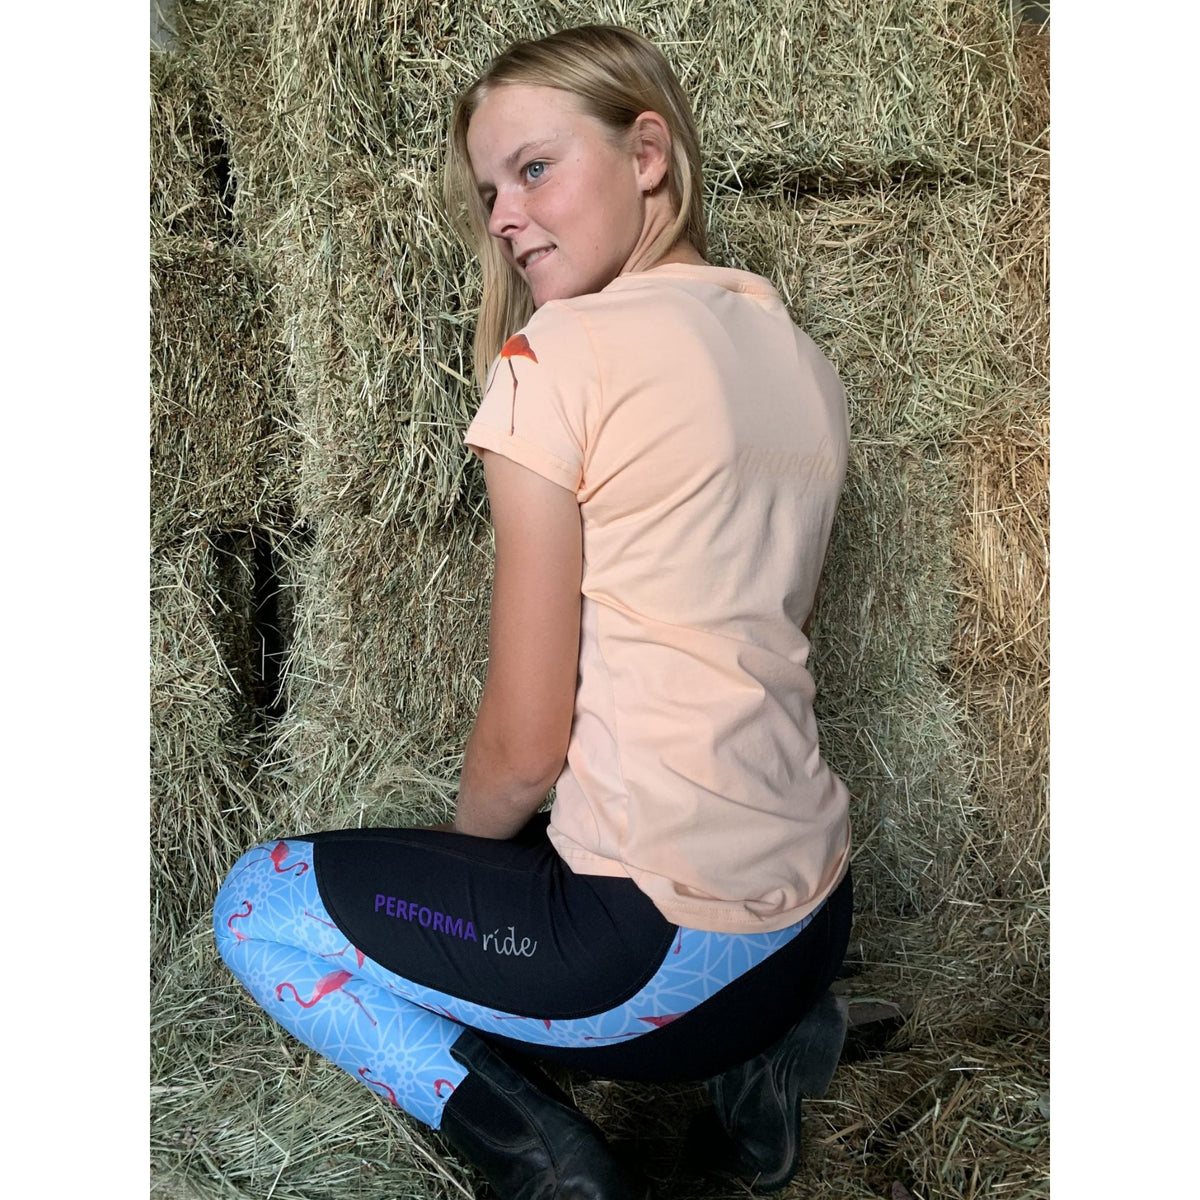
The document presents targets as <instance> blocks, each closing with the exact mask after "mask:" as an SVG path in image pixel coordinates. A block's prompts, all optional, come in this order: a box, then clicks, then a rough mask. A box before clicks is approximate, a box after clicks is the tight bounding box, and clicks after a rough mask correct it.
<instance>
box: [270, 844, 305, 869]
mask: <svg viewBox="0 0 1200 1200" xmlns="http://www.w3.org/2000/svg"><path fill="white" fill-rule="evenodd" d="M287 856H288V844H287V842H283V841H280V842H276V843H275V845H274V846H273V847H272V848H271V861H272V862H273V863H274V864H275V873H276V874H277V875H283V874H286V873H287V872H288V871H295V872H296V874H297V875H303V874H304V872H305V871H307V870H308V863H306V862H296V863H292V865H291V866H290V867H285V866H284V865H283V864H284V863H285V862H287Z"/></svg>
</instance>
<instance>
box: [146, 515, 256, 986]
mask: <svg viewBox="0 0 1200 1200" xmlns="http://www.w3.org/2000/svg"><path fill="white" fill-rule="evenodd" d="M251 553H252V547H251V537H250V535H249V534H246V533H241V534H238V533H231V534H225V535H216V534H208V535H197V536H193V537H189V538H186V539H184V540H183V542H182V543H181V544H180V545H179V546H177V547H174V548H172V549H170V550H164V549H159V550H157V551H156V553H155V554H154V556H153V557H152V559H151V567H150V578H151V593H150V663H151V673H150V708H151V716H150V783H151V788H150V851H151V865H150V886H151V896H152V901H151V928H152V933H153V937H152V940H153V943H154V954H153V961H155V963H159V962H161V961H163V960H164V959H165V957H166V956H168V955H169V953H170V951H171V946H172V945H173V944H174V942H175V940H176V939H177V938H178V937H179V936H180V935H181V933H182V932H183V931H185V930H187V929H189V928H190V927H191V926H192V924H193V923H194V922H195V921H197V920H202V919H204V914H206V913H207V912H208V911H209V909H210V908H211V905H212V900H213V897H214V896H215V895H216V890H217V887H218V886H219V884H220V881H221V879H222V878H223V877H224V874H225V872H226V871H227V870H228V868H229V866H230V864H231V863H232V862H233V861H234V860H235V859H236V858H237V857H238V855H240V854H241V853H242V851H243V850H244V849H245V848H246V846H247V845H252V844H253V843H254V842H255V841H256V840H258V836H259V834H260V832H261V831H262V830H263V828H264V827H265V825H266V824H267V822H268V820H269V817H268V816H267V814H268V813H269V812H270V809H271V790H270V788H269V787H268V786H267V785H266V784H265V783H264V781H262V780H260V779H258V778H257V772H256V770H255V766H256V761H257V759H258V756H259V755H260V754H261V753H262V748H263V747H262V722H261V717H260V714H259V712H258V710H257V708H256V703H255V702H256V699H257V697H256V696H255V694H254V684H253V667H252V663H253V661H254V658H255V656H256V654H257V653H259V648H258V647H257V646H255V645H254V643H253V638H252V635H251V633H250V629H251V619H250V615H251V608H252V606H253V603H254V594H253V579H252V574H251V569H250V566H249V561H248V560H249V558H250V555H251Z"/></svg>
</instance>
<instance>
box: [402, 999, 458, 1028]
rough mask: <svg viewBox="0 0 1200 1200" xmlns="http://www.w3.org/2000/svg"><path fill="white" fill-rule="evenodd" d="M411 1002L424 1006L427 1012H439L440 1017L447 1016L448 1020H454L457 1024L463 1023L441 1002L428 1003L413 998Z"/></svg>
mask: <svg viewBox="0 0 1200 1200" xmlns="http://www.w3.org/2000/svg"><path fill="white" fill-rule="evenodd" d="M411 1003H412V1004H415V1005H416V1006H417V1007H418V1008H423V1009H424V1010H425V1011H426V1012H431V1013H437V1015H438V1016H439V1017H445V1018H446V1019H447V1020H448V1021H453V1022H454V1023H455V1025H461V1024H463V1022H462V1021H461V1020H460V1019H459V1018H458V1017H456V1016H455V1015H454V1014H453V1013H452V1012H451V1011H450V1010H449V1009H448V1008H443V1007H442V1006H441V1005H440V1004H426V1003H425V1002H424V1001H422V1000H413V1001H411Z"/></svg>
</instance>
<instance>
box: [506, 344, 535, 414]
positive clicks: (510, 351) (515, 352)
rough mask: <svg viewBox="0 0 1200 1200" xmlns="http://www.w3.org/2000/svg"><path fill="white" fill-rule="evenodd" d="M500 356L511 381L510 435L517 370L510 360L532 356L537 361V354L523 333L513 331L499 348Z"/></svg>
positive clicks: (515, 411) (514, 412)
mask: <svg viewBox="0 0 1200 1200" xmlns="http://www.w3.org/2000/svg"><path fill="white" fill-rule="evenodd" d="M500 357H501V358H503V359H507V361H508V370H509V373H510V374H511V375H512V381H513V394H512V408H511V409H510V410H509V417H508V433H509V436H510V437H511V436H512V434H513V431H514V430H515V429H516V427H517V426H516V421H517V372H516V371H515V370H514V369H513V365H512V360H513V359H514V358H518V357H519V358H532V359H533V361H534V362H537V355H536V354H534V352H533V347H532V346H530V344H529V339H528V338H527V337H526V336H525V335H524V334H523V333H514V334H513V335H512V337H510V338H509V339H508V341H507V342H505V343H504V346H503V347H502V348H501V350H500Z"/></svg>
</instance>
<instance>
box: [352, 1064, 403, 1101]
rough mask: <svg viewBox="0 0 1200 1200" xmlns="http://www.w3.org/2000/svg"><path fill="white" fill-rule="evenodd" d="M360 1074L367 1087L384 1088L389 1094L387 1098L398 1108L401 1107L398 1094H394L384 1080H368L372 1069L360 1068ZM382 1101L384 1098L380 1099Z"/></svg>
mask: <svg viewBox="0 0 1200 1200" xmlns="http://www.w3.org/2000/svg"><path fill="white" fill-rule="evenodd" d="M358 1073H359V1075H360V1076H361V1077H362V1081H363V1083H365V1084H366V1085H367V1087H377V1088H383V1090H384V1091H385V1092H387V1098H388V1099H389V1100H390V1101H391V1102H392V1103H393V1104H394V1105H395V1106H396V1107H397V1108H399V1107H400V1101H399V1100H397V1099H396V1093H395V1092H393V1091H392V1089H391V1088H390V1087H388V1085H387V1084H386V1083H384V1082H383V1081H382V1080H379V1079H368V1078H367V1076H368V1075H370V1074H371V1068H370V1067H359V1068H358ZM380 1099H382V1097H380Z"/></svg>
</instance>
